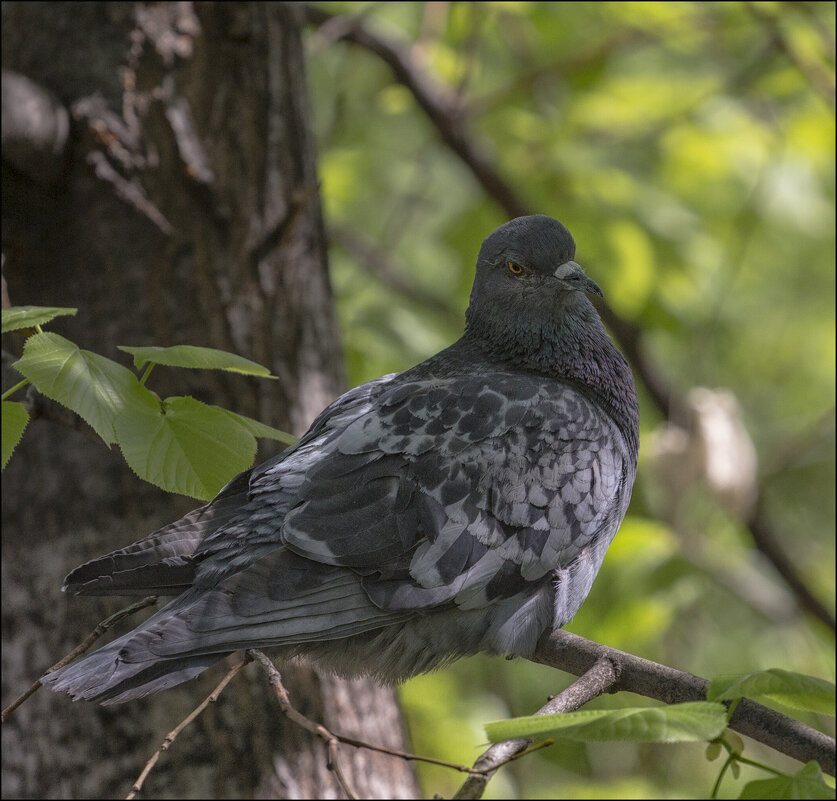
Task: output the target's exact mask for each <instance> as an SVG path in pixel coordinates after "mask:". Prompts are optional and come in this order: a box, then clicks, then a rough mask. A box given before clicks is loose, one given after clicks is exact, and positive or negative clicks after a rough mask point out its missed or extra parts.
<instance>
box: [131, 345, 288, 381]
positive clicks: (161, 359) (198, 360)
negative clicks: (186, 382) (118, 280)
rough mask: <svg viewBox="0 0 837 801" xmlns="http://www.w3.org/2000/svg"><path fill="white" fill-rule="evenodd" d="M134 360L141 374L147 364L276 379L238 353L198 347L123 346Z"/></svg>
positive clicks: (260, 366) (265, 369)
mask: <svg viewBox="0 0 837 801" xmlns="http://www.w3.org/2000/svg"><path fill="white" fill-rule="evenodd" d="M119 350H124V351H125V352H126V353H130V354H131V355H132V356H133V357H134V366H135V367H136V368H137V369H138V370H141V369H142V368H143V366H144V365H145V364H147V363H148V362H152V363H153V364H165V365H166V366H168V367H188V368H192V369H198V370H229V371H231V372H233V373H244V374H245V375H256V376H260V377H261V378H276V376H272V375H271V374H270V370H268V369H267V367H262V365H260V364H257V363H256V362H251V361H250V360H249V359H245V358H244V357H242V356H237V355H236V354H235V353H227V351H224V350H216V349H215V348H199V347H197V346H195V345H174V346H172V347H170V348H157V347H151V346H149V347H136V348H134V347H129V346H127V345H120V346H119Z"/></svg>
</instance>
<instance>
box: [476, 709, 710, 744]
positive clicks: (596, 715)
mask: <svg viewBox="0 0 837 801" xmlns="http://www.w3.org/2000/svg"><path fill="white" fill-rule="evenodd" d="M725 727H726V709H725V708H724V706H723V705H722V704H711V703H708V702H706V701H695V702H691V703H686V704H672V705H671V706H663V707H642V708H629V709H612V710H606V709H603V710H583V711H581V712H569V713H566V714H558V715H532V716H529V717H523V718H512V719H511V720H501V721H498V722H496V723H486V724H485V731H486V734H487V735H488V739H489V740H491V741H492V742H500V741H501V740H509V739H512V738H514V737H555V738H565V739H568V740H582V741H591V740H595V741H610V740H632V741H634V742H641V743H676V742H690V741H698V740H714V739H715V738H716V737H718V736H719V735H720V734H721V732H722V731H723V730H724V728H725Z"/></svg>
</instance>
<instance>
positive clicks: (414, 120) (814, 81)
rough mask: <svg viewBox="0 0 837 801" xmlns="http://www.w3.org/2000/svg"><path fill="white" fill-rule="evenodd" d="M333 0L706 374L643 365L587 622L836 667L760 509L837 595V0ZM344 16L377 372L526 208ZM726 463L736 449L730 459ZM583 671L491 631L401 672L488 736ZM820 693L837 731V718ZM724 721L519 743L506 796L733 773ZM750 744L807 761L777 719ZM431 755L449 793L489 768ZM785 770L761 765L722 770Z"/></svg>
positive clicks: (369, 361) (415, 711)
mask: <svg viewBox="0 0 837 801" xmlns="http://www.w3.org/2000/svg"><path fill="white" fill-rule="evenodd" d="M315 7H316V8H317V9H320V10H322V11H326V12H328V13H329V14H333V15H346V16H348V17H350V18H351V19H353V20H359V21H361V23H362V25H364V26H366V27H367V28H368V29H369V30H370V31H373V32H375V34H376V35H378V36H380V37H384V38H385V39H387V40H388V41H391V42H393V43H395V44H396V45H397V47H398V48H400V49H401V51H402V53H403V54H404V55H405V56H406V57H407V58H408V59H409V61H410V63H411V64H413V65H414V68H415V69H416V70H418V71H420V72H421V74H422V75H423V76H424V77H425V79H427V80H430V81H431V82H432V85H433V86H434V87H435V91H437V92H438V93H439V96H441V97H442V98H443V99H444V101H445V103H446V104H447V105H446V108H447V109H448V110H449V111H451V112H452V113H453V114H455V115H456V118H457V119H458V120H459V123H458V124H460V125H461V126H462V128H463V130H464V131H465V135H466V136H467V137H468V140H469V142H471V143H473V144H475V146H476V147H478V148H479V149H480V150H481V151H482V152H483V153H484V154H485V157H486V159H487V160H488V162H489V163H491V164H492V165H493V167H494V168H495V169H496V170H497V171H498V173H499V174H500V175H501V176H503V178H504V179H505V180H506V182H507V183H508V184H509V185H510V186H511V187H512V188H513V190H514V192H515V193H517V195H518V196H519V197H520V198H521V200H522V202H523V203H525V204H526V206H527V207H528V208H529V209H531V210H532V211H534V212H538V213H544V214H548V215H551V216H553V217H556V218H558V219H560V220H561V221H562V222H564V223H565V224H566V225H567V226H568V227H569V229H570V230H571V231H572V233H573V235H574V237H575V239H576V242H577V245H578V251H577V256H576V259H577V261H579V262H580V263H581V264H582V265H583V266H584V267H585V269H586V270H587V272H588V274H589V275H591V276H592V277H593V278H594V279H595V280H596V281H597V282H598V283H599V284H600V285H601V286H602V288H603V289H604V292H605V297H606V298H607V300H608V301H609V303H610V305H611V307H612V308H613V309H614V310H615V312H616V313H617V314H618V315H620V317H621V318H622V319H623V320H625V321H628V322H629V323H631V324H633V326H634V329H635V330H638V332H639V348H640V350H641V353H642V354H643V356H644V358H645V359H647V361H648V362H649V364H651V365H652V366H653V368H654V370H655V372H656V373H657V374H658V376H659V377H660V380H662V381H663V382H664V383H665V384H666V385H668V386H669V387H670V388H671V389H672V391H673V392H674V393H675V395H676V396H678V397H679V398H681V399H682V403H681V404H679V405H677V406H676V407H674V406H673V407H672V408H671V409H669V410H667V411H668V412H669V414H668V417H669V420H668V421H667V420H666V416H665V415H663V414H662V411H661V410H660V409H659V408H657V407H656V406H655V404H654V403H652V402H651V400H650V398H649V396H648V394H647V392H646V390H645V388H644V387H642V386H640V387H639V390H640V402H641V407H642V413H641V426H642V429H641V430H642V447H641V454H640V470H639V477H638V479H637V483H636V486H635V488H634V497H633V501H632V505H631V509H630V511H629V516H628V518H627V519H626V521H625V523H624V525H623V527H622V530H621V532H620V534H619V535H618V536H617V538H616V540H615V542H614V544H613V546H612V547H611V549H610V551H609V553H608V556H607V558H606V560H605V564H604V567H603V568H602V571H601V573H600V575H599V578H598V580H597V582H596V584H595V585H594V587H593V590H592V592H591V594H590V596H589V598H588V599H587V601H586V603H585V605H584V607H583V608H582V610H581V612H580V613H579V614H578V615H577V616H576V618H575V620H573V622H572V623H571V625H570V626H568V628H569V629H570V630H572V631H574V632H576V633H578V634H581V635H583V636H585V637H588V638H591V639H594V640H598V641H601V642H604V643H606V644H608V645H611V646H615V647H617V648H621V649H624V650H627V651H630V652H632V653H635V654H639V655H642V656H644V657H648V658H650V659H654V660H657V661H660V662H664V663H666V664H670V665H673V666H676V667H678V668H681V669H684V670H688V671H690V672H692V673H696V674H698V675H702V676H704V677H711V676H713V675H716V674H718V673H721V672H731V671H750V670H757V669H762V668H769V667H781V668H786V669H790V670H796V671H800V672H803V673H810V674H813V675H816V676H820V677H823V678H827V679H831V680H833V677H834V634H833V630H831V629H830V628H829V627H828V626H827V625H825V624H823V623H822V622H821V621H819V620H817V619H816V617H815V616H813V615H811V614H810V613H808V612H806V611H805V610H804V609H802V608H801V605H800V603H799V601H798V598H797V596H796V595H795V594H794V593H792V592H791V591H789V589H788V586H787V584H786V583H785V582H784V581H783V580H782V578H781V577H780V576H779V575H778V573H777V572H776V570H775V568H774V567H773V565H772V564H771V563H770V562H769V560H768V559H766V558H765V557H764V556H763V554H762V553H760V552H759V550H758V549H757V548H756V547H755V546H754V542H753V538H752V536H751V534H750V532H749V530H748V527H747V525H745V524H744V523H743V522H742V520H743V519H747V518H748V516H751V515H752V514H753V511H752V510H753V505H752V504H753V499H754V497H755V493H756V491H757V492H758V495H759V507H758V508H759V515H760V518H759V519H760V520H761V521H763V522H766V524H767V525H768V526H769V528H770V530H771V531H772V532H773V534H774V535H775V537H776V539H777V540H778V542H779V545H780V548H781V550H782V551H783V552H784V553H785V554H786V555H787V558H788V560H789V561H790V563H791V564H792V566H793V569H794V570H795V571H796V572H797V573H798V574H799V576H800V577H801V579H802V580H803V582H804V583H805V585H806V586H807V587H808V589H809V590H810V592H811V593H812V595H813V596H815V597H816V598H818V599H819V600H820V601H821V602H822V603H823V604H824V605H825V607H826V608H827V609H828V610H829V612H830V614H831V615H832V616H833V614H834V613H833V609H834V519H835V504H834V498H835V492H834V486H835V475H834V472H835V471H834V406H835V376H834V369H835V352H834V351H835V336H834V306H835V286H834V272H835V270H834V263H835V262H834V259H835V255H834V178H835V174H834V153H835V150H834V148H835V137H834V134H835V131H834V35H835V24H834V14H835V6H834V4H833V3H810V2H793V3H772V2H769V3H738V2H730V3H685V2H684V3H681V2H659V3H632V2H613V3H610V2H596V3H592V2H591V3H588V2H579V3H567V2H564V3H540V2H517V3H509V2H496V3H489V2H485V3H447V2H437V3H403V2H385V3H317V4H315ZM344 30H345V29H344V28H341V21H340V20H339V19H337V20H333V21H330V22H326V23H325V24H324V25H321V26H320V27H319V28H317V29H316V30H315V29H314V28H311V29H309V33H308V38H307V47H308V70H309V81H310V85H311V96H312V102H313V105H314V117H315V125H316V131H317V137H318V148H319V154H320V177H321V181H322V192H323V197H324V202H325V208H326V224H327V227H328V230H329V236H330V239H331V251H330V256H331V266H332V276H333V282H334V287H335V291H336V294H337V298H338V304H339V313H340V319H341V324H342V331H343V343H344V348H345V354H346V362H347V365H348V373H349V381H350V383H351V384H352V385H355V384H358V383H361V382H363V381H367V380H369V379H371V378H374V377H377V376H379V375H382V374H384V373H387V372H392V371H396V370H403V369H405V368H407V367H410V366H412V365H413V364H415V363H416V362H418V361H420V360H422V359H424V358H426V357H427V356H429V355H431V354H432V353H434V352H436V351H437V350H439V349H440V348H442V347H444V346H446V345H447V344H449V343H450V342H452V341H453V340H454V339H456V338H457V337H458V336H459V334H460V333H461V330H462V325H463V319H464V317H463V315H464V310H465V307H466V306H467V301H468V293H469V290H470V285H471V281H472V277H473V265H474V261H475V258H476V254H477V251H478V249H479V246H480V243H481V241H482V239H483V238H484V237H485V236H487V235H488V234H489V233H490V232H491V231H492V230H493V229H494V228H495V227H496V226H498V225H500V224H501V223H503V222H504V221H505V220H506V219H508V214H507V213H506V212H504V210H503V208H501V206H500V205H499V204H498V203H497V201H496V199H495V198H493V197H491V196H490V195H489V194H488V193H487V192H486V190H485V189H483V187H482V186H481V185H480V184H479V183H478V182H477V181H476V180H475V178H474V175H473V173H472V172H471V171H470V170H469V168H468V167H467V166H466V165H465V164H464V163H463V161H462V160H461V159H460V158H459V157H458V156H457V155H456V154H455V153H454V152H453V150H452V149H451V148H450V147H449V146H448V145H447V144H445V143H444V142H443V141H442V139H441V138H440V136H439V133H438V131H437V129H436V127H435V126H434V125H433V124H432V123H431V121H430V120H429V119H428V117H427V115H426V114H425V113H424V112H423V111H422V110H421V109H420V108H419V107H418V105H417V103H416V102H415V99H414V96H413V94H412V93H411V91H410V90H409V89H408V88H406V87H405V86H404V85H402V84H400V83H398V82H397V81H396V80H395V78H394V77H393V73H392V72H391V71H390V69H389V68H388V67H387V65H386V64H384V63H383V61H382V60H381V59H380V58H378V57H377V56H375V55H374V54H372V53H370V52H369V51H368V49H365V48H363V47H359V46H357V45H356V44H353V43H352V42H350V41H343V40H342V39H341V36H342V34H343V32H344ZM697 387H706V388H710V389H712V390H713V392H712V393H703V394H701V393H697V394H695V393H692V392H691V391H692V390H693V389H694V388H697ZM721 388H723V389H724V390H725V391H724V392H719V391H718V390H719V389H721ZM690 393H691V394H690ZM713 412H714V414H713ZM671 424H676V425H671ZM707 432H709V433H708V434H707ZM713 437H714V438H713ZM750 442H752V445H753V446H754V449H755V454H757V463H756V462H754V461H753V455H754V454H753V453H752V451H751V450H750V448H751V445H750ZM707 465H710V466H709V467H707ZM713 470H715V471H716V472H717V471H720V473H721V474H723V473H724V470H727V472H728V473H730V474H731V475H730V476H727V478H726V479H724V478H723V476H721V478H718V479H717V480H716V481H715V484H713V480H712V478H711V476H710V475H709V474H710V472H711V471H713ZM713 475H714V474H713ZM724 481H726V482H727V483H726V484H724ZM570 680H571V677H569V676H568V675H566V674H564V673H561V672H558V671H555V670H552V669H549V668H545V667H541V666H538V665H534V664H531V663H527V662H525V661H520V660H517V661H513V662H507V661H505V660H502V659H499V658H488V657H486V658H474V659H469V660H464V661H462V662H460V663H458V664H457V665H455V666H454V667H453V668H450V669H445V670H443V671H440V672H438V673H435V674H431V675H428V676H424V677H421V678H418V679H415V680H413V681H411V682H409V683H408V684H407V685H405V686H404V688H403V690H402V698H403V701H404V704H405V708H406V710H407V714H408V718H409V725H410V730H411V734H412V737H413V744H414V749H415V750H416V751H417V752H419V753H423V754H427V755H432V756H435V757H439V758H443V759H449V760H453V761H456V762H462V763H468V764H470V763H471V762H472V761H473V760H474V759H475V758H476V757H477V756H478V754H479V753H480V752H481V750H482V745H483V744H484V742H485V736H484V733H483V731H482V724H483V723H484V722H486V721H491V720H496V719H500V718H503V717H506V716H509V715H520V714H528V713H531V712H532V711H534V710H535V709H537V708H538V707H539V706H540V705H541V704H542V703H544V702H545V700H546V697H547V696H548V695H551V694H554V693H556V692H558V691H559V690H560V689H562V688H563V687H564V686H566V685H567V684H568V683H569V682H570ZM644 703H646V702H645V701H644V700H643V699H640V698H638V697H635V696H630V695H627V694H623V695H620V696H617V697H610V696H609V697H607V698H604V699H599V700H598V701H596V702H595V703H594V704H593V705H592V708H600V707H609V706H614V705H615V706H619V705H625V706H632V705H638V704H644ZM805 720H806V721H807V722H809V723H811V724H812V725H815V726H818V727H820V728H823V729H824V730H826V731H829V732H830V733H833V718H818V717H816V716H808V717H806V718H805ZM703 750H704V749H703V748H702V747H701V746H697V745H694V746H692V745H673V746H654V747H651V746H647V747H637V746H635V745H631V744H624V745H623V744H602V745H597V746H595V747H593V746H587V747H584V746H572V747H569V746H560V747H559V746H553V747H551V748H548V749H546V750H544V751H543V752H540V753H538V754H535V755H532V756H529V757H527V758H526V759H524V760H520V761H519V762H517V763H516V764H515V765H513V766H510V767H507V768H504V769H503V770H502V771H501V772H500V774H499V775H498V776H496V777H495V778H494V780H493V781H492V782H491V783H490V785H489V791H488V797H494V798H508V797H520V798H524V797H525V798H554V797H565V798H636V797H652V798H683V797H706V796H707V794H708V793H709V791H710V789H711V786H712V781H713V779H714V776H715V775H716V774H717V770H718V768H719V767H720V764H719V763H717V762H716V763H711V764H710V763H707V762H706V760H705V759H704V756H703ZM745 755H749V756H750V757H752V758H756V759H765V760H766V761H768V762H769V763H770V764H773V765H774V766H776V767H778V768H783V769H784V768H787V769H788V770H796V769H797V768H798V767H799V765H798V764H797V763H794V762H792V761H791V760H786V759H783V758H780V757H779V756H778V755H775V754H774V753H773V752H768V751H766V750H765V749H762V748H760V747H758V746H756V745H755V744H753V743H748V745H747V750H746V751H745ZM420 770H421V774H422V779H423V782H424V788H425V791H426V792H427V793H428V794H429V795H430V796H432V794H433V793H434V792H436V793H440V794H442V795H446V796H450V795H451V794H452V793H453V792H454V791H455V789H456V788H457V787H458V786H459V784H460V783H461V781H462V779H463V777H462V776H461V775H460V774H457V773H455V772H453V771H450V770H444V769H441V768H438V769H437V768H432V767H430V768H428V767H426V766H422V767H421V768H420ZM765 777H766V775H765V774H760V773H759V772H757V771H755V770H753V771H749V770H747V769H745V770H743V771H742V774H741V777H740V779H739V780H738V781H736V780H733V779H732V778H731V777H728V778H727V779H725V781H724V784H723V786H722V791H721V797H736V796H737V795H738V793H739V792H740V788H741V787H742V786H743V783H745V782H746V781H749V780H752V779H756V778H765Z"/></svg>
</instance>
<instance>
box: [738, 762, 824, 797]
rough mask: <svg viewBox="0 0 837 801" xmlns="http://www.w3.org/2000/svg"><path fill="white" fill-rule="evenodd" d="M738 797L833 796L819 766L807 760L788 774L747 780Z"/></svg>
mask: <svg viewBox="0 0 837 801" xmlns="http://www.w3.org/2000/svg"><path fill="white" fill-rule="evenodd" d="M738 797H739V798H752V799H757V798H765V799H772V798H834V788H832V787H829V786H828V785H827V784H826V783H825V779H824V778H823V775H822V771H821V770H820V766H819V765H818V764H817V763H816V762H809V763H808V764H807V765H805V767H804V768H802V769H801V770H799V771H797V772H796V773H793V774H791V775H790V776H777V777H776V778H774V779H759V780H758V781H754V782H748V783H747V784H746V785H745V786H744V789H743V790H742V791H741V795H740V796H738Z"/></svg>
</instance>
